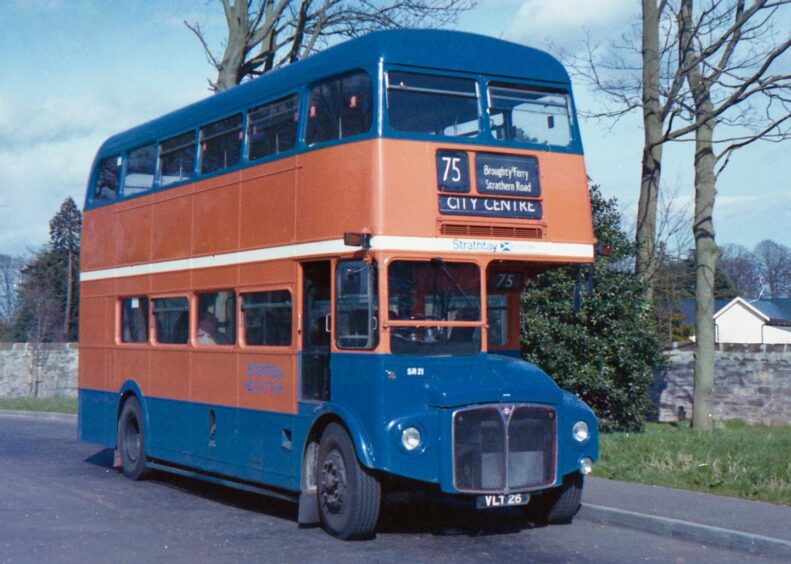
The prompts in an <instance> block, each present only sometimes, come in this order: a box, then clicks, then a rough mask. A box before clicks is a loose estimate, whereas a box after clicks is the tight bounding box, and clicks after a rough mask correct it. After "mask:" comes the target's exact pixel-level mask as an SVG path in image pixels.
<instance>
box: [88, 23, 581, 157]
mask: <svg viewBox="0 0 791 564" xmlns="http://www.w3.org/2000/svg"><path fill="white" fill-rule="evenodd" d="M380 59H381V60H383V61H384V62H385V63H388V64H400V65H408V66H414V67H423V68H426V69H438V70H439V69H442V70H455V71H466V72H473V73H481V74H486V75H488V76H501V77H511V78H521V79H529V80H530V81H531V82H538V83H542V82H543V83H550V85H551V84H554V85H557V86H561V85H568V84H569V77H568V74H567V73H566V70H565V69H564V68H563V66H562V65H561V64H560V63H559V62H558V61H557V60H556V59H555V58H554V57H552V56H551V55H549V54H548V53H545V52H543V51H539V50H537V49H533V48H531V47H525V46H524V45H518V44H516V43H510V42H508V41H503V40H500V39H495V38H492V37H487V36H484V35H477V34H472V33H463V32H458V31H440V30H390V31H379V32H374V33H370V34H368V35H365V36H363V37H359V38H357V39H352V40H350V41H346V42H344V43H341V44H338V45H336V46H334V47H331V48H328V49H326V50H324V51H322V52H320V53H317V54H315V55H312V56H310V57H308V58H306V59H304V60H302V61H299V62H297V63H294V64H291V65H287V66H285V67H283V68H281V69H279V70H276V71H272V72H268V73H266V74H265V75H263V76H261V77H259V78H256V79H255V80H251V81H249V82H246V83H244V84H241V85H240V86H237V87H235V88H231V89H230V90H227V91H225V92H222V93H219V94H215V95H214V96H211V97H209V98H206V99H204V100H201V101H199V102H196V103H194V104H191V105H189V106H186V107H184V108H182V109H180V110H176V111H174V112H171V113H169V114H166V115H164V116H162V117H160V118H157V119H155V120H153V121H150V122H148V123H145V124H143V125H140V126H138V127H135V128H133V129H130V130H128V131H125V132H123V133H119V134H117V135H114V136H113V137H110V138H109V139H108V140H107V141H106V142H105V143H104V144H103V145H102V147H101V149H100V150H99V155H98V157H106V156H110V155H112V154H115V153H117V152H118V151H121V150H126V149H130V148H134V146H135V144H137V145H139V144H143V143H147V142H150V141H154V140H155V139H161V138H162V137H163V136H171V135H176V134H179V133H181V132H183V131H186V130H188V129H190V128H194V127H196V126H198V125H202V124H205V123H208V122H210V121H212V120H214V119H219V118H222V117H225V116H227V115H229V114H231V113H232V112H234V111H236V110H240V111H241V110H243V109H245V108H247V107H250V106H252V105H255V104H257V103H263V102H266V101H268V100H271V99H273V98H275V97H277V96H279V95H285V94H289V93H290V92H292V91H293V90H294V89H295V88H296V87H298V86H299V85H300V84H303V83H305V82H306V81H310V82H314V81H316V80H320V79H322V78H325V77H329V76H332V75H336V74H339V73H342V72H345V71H349V70H353V69H356V68H370V67H371V66H373V65H375V64H376V63H377V62H378V61H379V60H380Z"/></svg>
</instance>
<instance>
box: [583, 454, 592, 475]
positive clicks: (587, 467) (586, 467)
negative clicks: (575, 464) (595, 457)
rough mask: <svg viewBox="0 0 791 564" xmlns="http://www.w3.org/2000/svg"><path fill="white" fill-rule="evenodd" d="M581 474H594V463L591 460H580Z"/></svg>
mask: <svg viewBox="0 0 791 564" xmlns="http://www.w3.org/2000/svg"><path fill="white" fill-rule="evenodd" d="M580 472H582V475H583V476H587V475H588V474H590V473H591V472H593V461H592V460H591V459H590V458H583V459H582V460H580Z"/></svg>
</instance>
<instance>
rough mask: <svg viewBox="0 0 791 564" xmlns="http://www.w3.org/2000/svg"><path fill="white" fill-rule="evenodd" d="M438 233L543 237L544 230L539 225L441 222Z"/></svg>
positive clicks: (460, 235)
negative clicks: (514, 225)
mask: <svg viewBox="0 0 791 564" xmlns="http://www.w3.org/2000/svg"><path fill="white" fill-rule="evenodd" d="M440 233H441V234H442V235H451V236H454V237H463V236H473V237H497V238H499V239H542V238H543V237H544V231H543V230H542V229H541V228H540V227H500V226H496V225H462V224H458V223H443V224H442V225H441V226H440Z"/></svg>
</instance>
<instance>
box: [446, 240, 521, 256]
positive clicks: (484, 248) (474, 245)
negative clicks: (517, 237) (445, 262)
mask: <svg viewBox="0 0 791 564" xmlns="http://www.w3.org/2000/svg"><path fill="white" fill-rule="evenodd" d="M453 250H454V251H468V252H477V253H480V252H484V253H510V252H511V243H510V242H508V241H500V242H498V241H483V240H480V239H454V240H453Z"/></svg>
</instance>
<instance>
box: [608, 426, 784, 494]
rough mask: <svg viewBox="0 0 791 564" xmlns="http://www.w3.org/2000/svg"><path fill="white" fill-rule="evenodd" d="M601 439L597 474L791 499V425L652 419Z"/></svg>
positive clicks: (681, 486) (621, 478) (614, 477)
mask: <svg viewBox="0 0 791 564" xmlns="http://www.w3.org/2000/svg"><path fill="white" fill-rule="evenodd" d="M600 445H601V456H600V460H599V462H598V463H597V464H596V466H595V471H594V476H599V477H605V478H612V479H615V480H627V481H631V482H642V483H645V484H656V485H661V486H669V487H672V488H681V489H688V490H696V491H701V492H705V493H713V494H719V495H727V496H732V497H742V498H746V499H758V500H763V501H770V502H773V503H779V504H784V505H791V427H753V426H749V425H746V424H744V423H737V422H729V423H725V424H722V425H719V426H718V428H717V429H715V430H714V431H712V432H710V433H706V432H701V431H696V430H694V429H691V428H690V427H689V425H687V424H671V423H648V424H647V425H646V429H645V431H644V432H642V433H608V434H603V435H602V436H601V443H600Z"/></svg>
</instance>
